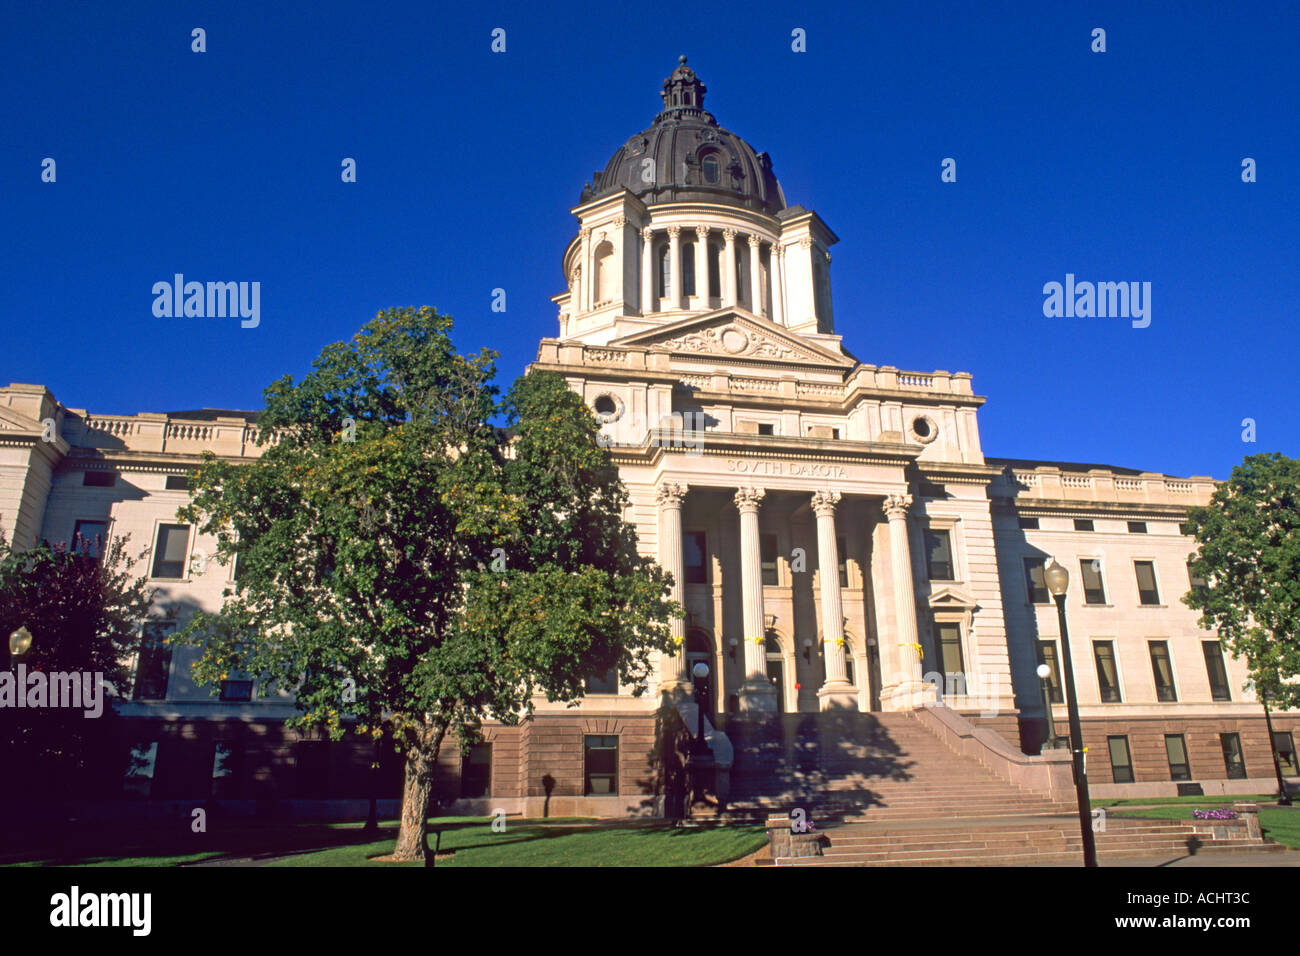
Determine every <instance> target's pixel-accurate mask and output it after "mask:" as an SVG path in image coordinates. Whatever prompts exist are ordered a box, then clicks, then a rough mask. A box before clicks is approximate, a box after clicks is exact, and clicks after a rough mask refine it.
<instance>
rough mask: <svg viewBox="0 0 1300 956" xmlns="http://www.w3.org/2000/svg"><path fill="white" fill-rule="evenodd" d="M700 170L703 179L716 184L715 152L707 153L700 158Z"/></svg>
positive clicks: (716, 162)
mask: <svg viewBox="0 0 1300 956" xmlns="http://www.w3.org/2000/svg"><path fill="white" fill-rule="evenodd" d="M700 171H701V172H702V173H703V174H704V181H705V182H706V183H712V184H714V185H717V182H718V179H719V178H720V177H719V173H718V156H717V154H716V153H709V154H708V155H707V156H705V157H704V158H703V159H702V160H700Z"/></svg>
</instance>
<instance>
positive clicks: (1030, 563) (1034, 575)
mask: <svg viewBox="0 0 1300 956" xmlns="http://www.w3.org/2000/svg"><path fill="white" fill-rule="evenodd" d="M1043 566H1044V565H1043V559H1042V558H1025V587H1026V588H1027V589H1028V590H1029V603H1030V604H1051V603H1052V598H1051V595H1049V594H1048V593H1047V581H1046V580H1045V579H1044V578H1043Z"/></svg>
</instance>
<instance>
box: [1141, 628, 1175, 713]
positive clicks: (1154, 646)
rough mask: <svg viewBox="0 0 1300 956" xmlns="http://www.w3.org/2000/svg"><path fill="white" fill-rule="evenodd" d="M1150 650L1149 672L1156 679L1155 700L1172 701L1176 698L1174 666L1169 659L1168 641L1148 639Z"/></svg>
mask: <svg viewBox="0 0 1300 956" xmlns="http://www.w3.org/2000/svg"><path fill="white" fill-rule="evenodd" d="M1147 647H1148V648H1149V649H1150V651H1151V673H1152V674H1154V675H1155V679H1156V700H1158V701H1161V702H1162V703H1166V704H1168V703H1172V702H1173V701H1176V700H1177V699H1178V693H1177V691H1175V690H1174V666H1173V664H1172V663H1171V662H1170V660H1169V642H1168V641H1148V642H1147Z"/></svg>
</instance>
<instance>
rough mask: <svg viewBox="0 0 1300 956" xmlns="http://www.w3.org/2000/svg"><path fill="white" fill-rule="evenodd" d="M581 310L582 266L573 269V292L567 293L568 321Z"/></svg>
mask: <svg viewBox="0 0 1300 956" xmlns="http://www.w3.org/2000/svg"><path fill="white" fill-rule="evenodd" d="M582 311H583V309H582V266H581V265H576V266H574V267H573V291H572V292H570V293H569V319H570V320H573V319H576V318H577V317H578V315H579V314H580V313H581V312H582Z"/></svg>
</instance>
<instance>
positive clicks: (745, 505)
mask: <svg viewBox="0 0 1300 956" xmlns="http://www.w3.org/2000/svg"><path fill="white" fill-rule="evenodd" d="M766 494H767V492H766V491H764V490H763V489H762V488H741V489H739V490H738V491H737V492H736V497H735V501H736V508H737V510H739V511H740V596H741V602H742V605H743V609H744V610H743V615H742V619H743V621H744V628H745V629H744V635H743V640H744V642H745V681H744V683H743V684H742V685H741V687H740V708H741V710H743V711H757V712H760V713H775V712H776V690H775V688H773V687H772V684H771V682H770V681H769V680H768V679H767V642H766V637H767V626H766V624H765V622H764V620H763V559H762V552H761V549H760V547H759V540H758V509H759V507H760V506H761V505H762V503H763V497H764V495H766Z"/></svg>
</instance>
